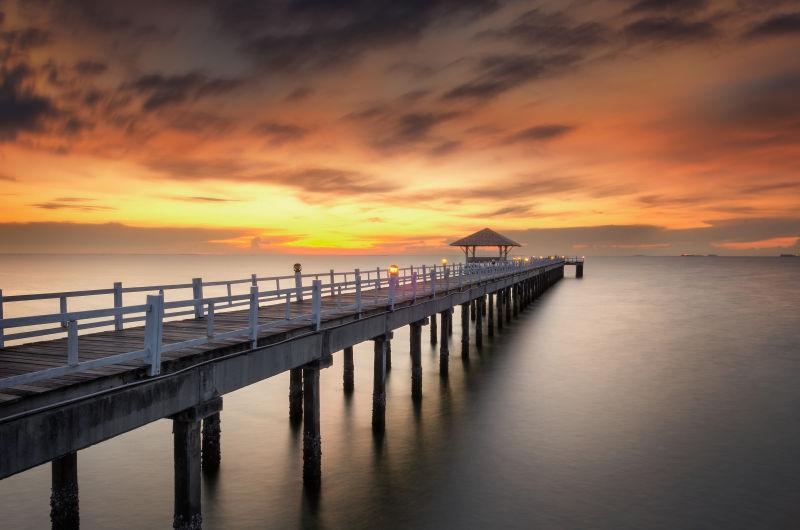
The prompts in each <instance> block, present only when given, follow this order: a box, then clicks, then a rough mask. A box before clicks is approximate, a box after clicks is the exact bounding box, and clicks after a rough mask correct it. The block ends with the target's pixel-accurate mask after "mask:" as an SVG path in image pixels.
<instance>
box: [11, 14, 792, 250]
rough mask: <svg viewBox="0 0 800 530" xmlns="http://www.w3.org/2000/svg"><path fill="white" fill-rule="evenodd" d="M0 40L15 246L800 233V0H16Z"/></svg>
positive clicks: (677, 245)
mask: <svg viewBox="0 0 800 530" xmlns="http://www.w3.org/2000/svg"><path fill="white" fill-rule="evenodd" d="M0 60H1V61H2V63H1V64H0V253H8V252H46V253H49V252H54V253H60V252H76V253H96V252H111V253H124V252H135V253H169V252H180V253H187V252H188V253H192V252H197V253H278V254H280V253H284V254H303V253H315V254H319V253H323V254H324V253H341V254H361V253H369V254H383V253H400V252H403V253H413V254H430V253H440V252H444V251H445V250H446V249H447V247H446V245H447V243H449V242H451V241H453V240H455V239H458V238H459V237H462V236H464V235H467V234H469V233H471V232H473V231H476V230H479V229H482V228H484V227H487V226H488V227H491V228H493V229H495V230H497V231H500V232H502V233H503V234H505V235H507V236H509V237H512V238H514V239H516V240H518V241H520V242H521V243H523V244H524V245H525V246H524V247H523V248H522V249H520V250H519V252H520V253H522V254H549V253H558V254H577V255H619V254H657V255H660V254H673V255H674V254H680V253H715V254H720V255H728V254H730V255H748V254H764V255H775V254H778V253H780V252H794V251H796V250H797V249H798V238H800V169H798V168H800V1H797V0H793V1H779V0H727V1H712V0H630V1H623V0H597V1H572V2H570V1H541V2H538V1H528V2H525V1H509V2H506V1H503V0H411V1H403V2H397V1H387V0H343V1H338V2H330V1H324V0H306V1H274V2H262V1H255V0H228V1H223V0H194V1H192V0H159V1H154V0H140V1H137V2H114V1H108V0H0Z"/></svg>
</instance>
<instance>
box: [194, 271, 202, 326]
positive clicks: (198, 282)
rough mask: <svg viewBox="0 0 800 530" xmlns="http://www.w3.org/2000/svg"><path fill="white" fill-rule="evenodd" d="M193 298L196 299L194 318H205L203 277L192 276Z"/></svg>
mask: <svg viewBox="0 0 800 530" xmlns="http://www.w3.org/2000/svg"><path fill="white" fill-rule="evenodd" d="M192 298H193V299H194V301H195V302H194V318H203V302H202V301H201V300H202V299H203V279H202V278H192Z"/></svg>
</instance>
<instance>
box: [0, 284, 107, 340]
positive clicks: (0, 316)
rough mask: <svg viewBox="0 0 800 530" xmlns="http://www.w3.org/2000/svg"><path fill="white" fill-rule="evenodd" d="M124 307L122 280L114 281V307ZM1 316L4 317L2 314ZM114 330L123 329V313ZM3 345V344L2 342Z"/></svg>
mask: <svg viewBox="0 0 800 530" xmlns="http://www.w3.org/2000/svg"><path fill="white" fill-rule="evenodd" d="M121 307H122V282H114V309H119V308H121ZM0 318H3V316H2V315H0ZM114 330H115V331H122V315H121V314H120V315H114ZM0 347H2V344H0Z"/></svg>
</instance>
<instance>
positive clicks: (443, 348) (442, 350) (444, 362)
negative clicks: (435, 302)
mask: <svg viewBox="0 0 800 530" xmlns="http://www.w3.org/2000/svg"><path fill="white" fill-rule="evenodd" d="M439 317H440V318H441V324H442V325H441V328H442V333H441V337H439V375H440V376H442V377H446V376H447V373H448V367H449V364H450V346H449V344H448V342H449V337H448V334H447V321H448V319H449V318H450V310H449V309H448V310H447V311H442V312H441V313H440V314H439Z"/></svg>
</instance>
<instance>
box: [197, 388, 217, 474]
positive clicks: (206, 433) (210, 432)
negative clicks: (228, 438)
mask: <svg viewBox="0 0 800 530" xmlns="http://www.w3.org/2000/svg"><path fill="white" fill-rule="evenodd" d="M220 399H222V398H220ZM220 423H221V418H220V413H219V412H214V413H212V414H211V415H209V416H206V417H205V418H203V440H202V448H201V455H202V463H203V471H204V472H206V473H214V472H215V471H217V470H218V469H219V463H220V460H221V459H222V445H221V443H220V442H221V440H220V438H221V436H222V427H221V425H220Z"/></svg>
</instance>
